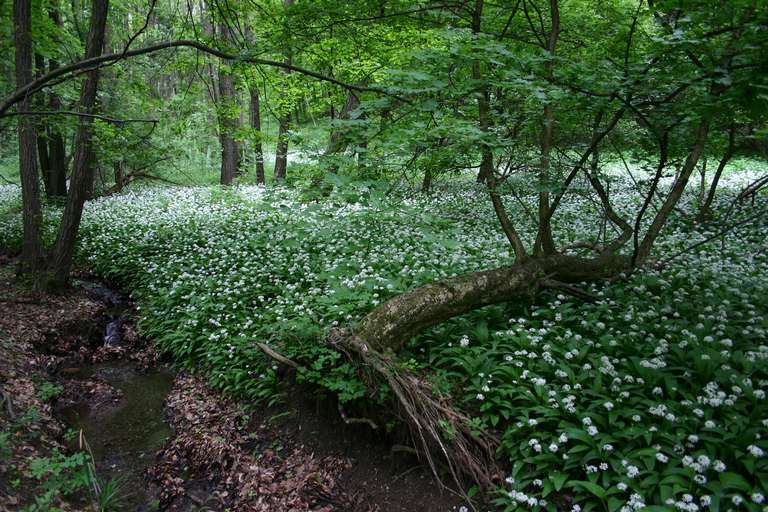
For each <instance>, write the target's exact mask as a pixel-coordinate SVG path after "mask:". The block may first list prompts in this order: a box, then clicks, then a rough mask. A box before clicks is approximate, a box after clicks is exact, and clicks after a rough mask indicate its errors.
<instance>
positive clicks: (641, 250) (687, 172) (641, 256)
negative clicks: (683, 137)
mask: <svg viewBox="0 0 768 512" xmlns="http://www.w3.org/2000/svg"><path fill="white" fill-rule="evenodd" d="M708 135H709V118H706V117H705V118H703V119H702V120H701V121H700V122H699V126H698V128H697V129H696V138H695V139H694V142H693V146H692V147H691V150H690V151H689V152H688V156H687V157H686V159H685V163H684V164H683V168H682V169H681V170H680V173H679V174H678V176H677V179H676V180H675V183H674V185H672V189H671V190H670V191H669V194H667V197H666V199H665V200H664V203H663V204H662V205H661V208H659V211H658V212H657V213H656V217H654V219H653V222H652V223H651V226H650V227H649V228H648V231H647V232H646V234H645V236H644V237H643V241H642V242H641V243H640V246H639V247H638V249H637V251H636V254H635V255H634V266H642V265H644V264H645V262H646V260H647V259H648V256H650V254H651V249H652V248H653V244H654V243H655V242H656V238H657V237H658V236H659V234H660V233H661V230H662V228H663V227H664V225H665V224H666V222H667V219H668V218H669V216H670V214H671V213H672V211H673V210H674V208H675V206H677V202H678V201H679V200H680V196H682V195H683V191H684V190H685V186H686V185H687V184H688V179H689V178H690V177H691V173H692V172H693V170H694V169H695V168H696V164H697V163H698V162H699V158H700V157H701V154H702V153H703V152H704V147H705V146H706V144H707V136H708ZM636 229H637V226H636Z"/></svg>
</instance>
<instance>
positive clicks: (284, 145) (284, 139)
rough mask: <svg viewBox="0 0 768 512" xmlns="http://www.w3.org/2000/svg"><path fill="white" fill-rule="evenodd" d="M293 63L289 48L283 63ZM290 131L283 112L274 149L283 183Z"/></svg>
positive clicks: (288, 118)
mask: <svg viewBox="0 0 768 512" xmlns="http://www.w3.org/2000/svg"><path fill="white" fill-rule="evenodd" d="M292 5H293V0H283V7H284V8H286V9H287V8H290V7H291V6H292ZM292 62H293V57H292V51H291V49H290V47H289V48H288V50H287V51H286V56H285V63H286V64H287V65H289V66H290V65H291V64H292ZM284 71H285V74H286V75H290V74H291V70H290V69H288V68H285V69H284ZM290 129H291V112H290V110H289V111H287V112H283V113H282V115H281V116H280V121H279V126H278V129H277V147H276V149H275V181H284V180H285V175H286V172H287V169H288V131H289V130H290Z"/></svg>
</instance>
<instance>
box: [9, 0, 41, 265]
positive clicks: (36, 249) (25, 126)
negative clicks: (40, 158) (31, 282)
mask: <svg viewBox="0 0 768 512" xmlns="http://www.w3.org/2000/svg"><path fill="white" fill-rule="evenodd" d="M13 23H14V26H15V27H14V28H15V30H14V37H15V40H14V43H15V45H16V55H15V60H16V86H17V88H22V87H24V86H25V85H27V84H28V83H30V82H31V81H32V5H31V2H30V0H14V2H13ZM17 108H18V111H19V113H21V114H22V115H20V116H19V124H18V133H19V174H20V176H21V201H22V208H23V210H24V238H23V242H22V252H21V269H20V270H21V271H22V272H24V273H26V272H29V273H31V274H33V275H36V274H38V273H39V271H40V269H42V266H43V264H44V259H43V242H42V238H41V234H40V226H41V224H42V219H43V214H42V209H41V206H40V185H39V181H38V176H37V154H36V150H37V147H36V146H37V143H36V136H35V127H34V125H33V123H32V118H31V117H30V116H28V115H23V114H24V113H25V112H29V110H30V98H29V97H24V98H23V99H22V100H21V101H20V102H19V104H18V107H17Z"/></svg>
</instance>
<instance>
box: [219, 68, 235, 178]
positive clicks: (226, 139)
mask: <svg viewBox="0 0 768 512" xmlns="http://www.w3.org/2000/svg"><path fill="white" fill-rule="evenodd" d="M234 96H235V86H234V80H233V78H232V75H231V74H230V73H229V72H228V71H225V70H223V69H222V65H221V64H220V65H219V103H218V105H217V110H218V112H219V142H221V184H222V185H231V184H232V181H233V180H234V179H235V176H237V174H238V171H239V168H240V147H239V144H238V143H237V141H236V140H235V130H236V129H237V128H238V120H239V115H237V116H233V114H232V112H231V110H232V109H237V102H236V101H235V97H234Z"/></svg>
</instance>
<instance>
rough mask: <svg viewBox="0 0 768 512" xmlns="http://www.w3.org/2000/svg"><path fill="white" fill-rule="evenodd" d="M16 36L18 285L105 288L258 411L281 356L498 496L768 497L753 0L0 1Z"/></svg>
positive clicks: (761, 116)
mask: <svg viewBox="0 0 768 512" xmlns="http://www.w3.org/2000/svg"><path fill="white" fill-rule="evenodd" d="M0 33H1V34H2V37H1V38H0V41H2V42H1V43H0V45H1V46H0V48H1V49H2V50H5V51H4V52H2V57H0V134H2V138H0V152H1V153H0V177H2V179H3V180H5V181H7V182H8V186H7V187H5V190H3V195H0V200H2V201H0V202H3V203H7V204H8V205H10V206H9V213H8V214H7V215H6V216H5V217H0V241H2V242H3V245H4V246H5V247H6V249H7V252H11V253H16V254H18V262H19V265H18V275H19V278H20V279H25V280H27V281H28V282H30V283H31V284H32V286H33V287H34V288H36V289H38V290H61V289H62V288H64V287H65V286H67V284H68V281H69V278H70V275H71V273H72V270H73V265H75V264H82V265H86V266H88V267H89V268H91V269H93V270H94V271H95V272H97V273H99V274H100V275H104V276H109V277H114V278H116V279H118V280H119V282H120V283H121V284H123V285H124V286H127V287H128V288H129V289H131V290H132V291H133V292H134V293H135V294H136V296H137V297H138V300H139V304H140V305H141V306H142V307H144V308H145V309H144V311H143V312H142V315H143V316H142V325H143V326H144V331H145V333H146V334H147V335H149V336H151V337H153V338H155V339H156V340H157V343H158V344H159V345H160V346H161V347H162V348H163V349H164V350H166V351H168V352H170V353H172V354H173V355H174V357H175V358H177V360H178V361H179V363H180V364H183V365H184V364H186V365H189V366H192V367H195V368H197V369H198V370H200V371H201V372H203V373H205V374H206V375H208V376H209V378H210V379H211V380H212V381H213V382H214V383H215V384H216V385H217V386H219V387H220V388H221V389H224V390H226V391H227V392H231V393H235V394H238V393H239V394H241V395H244V396H246V397H248V398H249V399H251V400H267V399H269V397H272V396H274V394H275V393H276V389H277V388H278V387H279V382H278V381H279V380H280V379H279V376H280V375H279V372H277V371H275V370H274V369H273V367H272V365H273V364H275V359H276V360H277V362H278V364H279V365H287V366H289V367H293V370H295V372H294V373H295V376H296V379H298V380H299V381H302V382H309V383H311V384H312V385H314V386H317V387H318V388H320V389H324V390H325V391H326V392H328V393H331V394H333V395H334V396H336V397H337V399H338V400H339V403H340V404H346V405H345V406H346V407H348V408H349V410H352V411H356V412H359V414H360V415H362V416H366V417H370V418H371V419H369V420H367V421H370V423H372V424H374V423H379V422H381V421H385V422H386V421H387V418H388V417H390V416H392V417H396V418H397V419H398V421H399V424H400V425H401V426H402V428H403V430H405V431H407V432H408V433H409V439H410V442H411V443H413V445H414V446H415V447H416V449H417V451H418V452H419V453H420V454H421V455H422V457H423V460H424V461H425V463H426V464H428V465H429V466H430V467H431V468H432V470H433V471H434V473H435V475H436V476H438V477H439V480H440V481H441V482H442V483H444V484H446V485H450V486H454V487H457V488H458V489H459V491H460V493H462V495H464V496H465V497H467V498H469V495H468V494H466V493H467V491H469V490H473V491H472V492H474V490H478V489H479V490H480V491H482V492H481V493H480V495H479V496H482V499H483V500H485V501H484V503H487V506H488V507H500V508H501V509H509V510H512V509H514V508H516V507H528V508H532V509H536V508H537V507H538V508H541V509H544V508H546V509H549V510H575V511H578V510H579V509H580V508H581V507H582V506H583V510H585V512H586V510H590V509H595V510H600V509H604V510H609V511H613V510H633V509H640V508H643V507H645V506H646V505H647V506H649V507H651V506H652V507H656V508H659V507H669V508H670V509H674V508H678V509H681V510H699V509H704V508H707V507H712V508H713V509H714V510H717V509H719V508H722V509H729V508H736V507H739V506H745V507H749V508H750V509H754V510H759V509H760V507H762V506H763V505H762V503H763V497H762V496H763V495H762V493H763V492H765V491H768V488H767V487H766V486H765V485H766V484H765V482H766V481H768V466H766V462H765V459H762V458H761V457H762V453H763V449H768V446H766V444H765V440H763V438H762V437H761V435H760V433H759V432H760V431H762V432H763V434H765V422H766V421H768V417H766V413H767V412H768V410H767V409H766V408H765V405H764V403H763V402H762V399H763V397H764V395H765V392H764V391H763V390H762V389H763V388H765V387H766V385H767V383H768V380H766V379H768V372H767V371H766V367H765V358H766V357H768V356H767V355H766V354H768V353H767V352H766V348H765V347H766V338H765V333H766V329H768V325H767V324H766V322H767V321H768V320H767V319H768V316H765V315H767V314H768V313H766V306H768V298H766V294H765V291H764V289H762V288H761V287H762V286H764V285H766V284H768V283H766V281H765V279H766V276H765V269H766V268H765V267H766V264H767V262H766V251H765V245H764V244H765V241H764V235H765V228H766V224H765V211H766V210H765V206H766V197H765V190H766V189H768V172H766V166H765V164H764V162H765V159H766V152H768V143H767V142H766V141H767V140H768V139H767V138H766V137H767V136H768V132H767V128H768V124H766V121H767V116H768V3H765V2H762V1H759V0H729V1H728V2H720V3H717V4H715V3H713V2H711V1H709V0H498V1H490V0H436V1H432V0H420V1H404V0H350V1H344V2H339V1H330V0H312V1H307V0H247V1H246V0H224V1H221V0H201V1H199V2H195V1H192V0H187V1H186V2H174V1H165V0H161V1H156V0H151V2H149V3H146V2H136V1H135V0H111V2H109V1H107V0H90V4H89V5H84V4H83V3H81V2H79V1H73V2H70V3H65V2H60V1H59V0H35V1H34V2H33V1H31V0H6V1H5V2H2V3H0ZM737 167H738V168H740V169H742V171H743V172H737V171H736V170H735V169H736V168H737ZM14 184H18V185H19V186H20V193H19V189H18V188H16V187H15V186H14ZM214 184H219V185H221V187H214V186H213V185H214ZM253 185H256V187H254V186H253ZM193 186H194V187H193ZM19 198H20V202H19ZM739 233H741V234H739ZM715 253H717V254H715ZM716 256H717V257H719V258H720V260H718V261H720V263H717V262H715V259H717V258H716ZM723 261H727V262H728V263H727V264H726V263H722V262H723ZM718 265H720V267H718ZM728 265H730V266H728ZM717 268H720V275H719V276H718V270H717ZM217 279H218V281H217ZM708 279H712V280H714V281H715V283H714V284H713V285H712V287H711V288H707V286H708V285H706V282H707V280H708ZM740 279H741V280H743V284H739V282H738V281H739V280H740ZM214 281H216V282H214ZM742 286H743V288H742V289H741V291H739V288H740V287H742ZM700 287H701V288H700ZM705 289H706V290H707V291H706V293H705V292H703V291H702V293H704V296H702V297H706V299H704V298H702V297H696V295H697V291H698V290H705ZM692 290H694V291H692ZM647 294H650V296H653V297H655V298H649V296H646V295H647ZM205 297H207V298H205ZM718 297H719V299H718ZM694 299H695V300H698V299H701V300H703V302H702V303H701V304H700V307H701V308H704V309H703V310H701V311H697V310H696V308H695V307H693V306H692V305H691V304H688V305H682V304H681V302H685V301H687V300H694ZM719 301H722V302H719ZM217 303H218V304H220V306H217ZM736 303H739V304H741V306H736V305H735V304H736ZM675 304H678V305H679V310H678V309H676V308H678V305H675ZM724 304H725V305H728V304H730V306H728V307H725V309H723V305H724ZM649 311H650V312H652V313H649ZM169 312H171V313H169ZM533 313H536V315H533ZM700 313H701V314H700ZM705 313H706V314H705ZM166 315H167V316H166ZM505 315H506V317H505V320H504V321H503V322H500V321H499V318H500V317H502V316H505ZM681 315H682V316H681ZM697 315H698V316H697ZM744 315H748V316H749V318H746V317H745V316H744ZM510 318H511V320H510ZM681 318H682V319H683V320H680V319H681ZM518 319H519V320H518ZM502 324H505V326H504V327H501V325H502ZM462 329H463V330H462ZM454 335H455V336H454ZM453 337H455V338H456V340H454V341H451V342H448V340H452V339H453ZM470 337H471V338H472V339H471V342H470ZM709 338H712V339H709ZM254 339H257V340H258V339H260V340H261V341H259V342H258V343H256V344H254V342H253V340H254ZM580 340H585V341H588V343H589V345H588V347H589V348H585V347H587V345H582V343H581V342H580ZM539 342H541V343H539ZM713 343H719V344H720V348H721V349H722V350H717V347H716V346H712V344H713ZM734 344H735V345H736V347H734ZM481 346H482V347H483V348H481ZM265 347H266V348H265ZM270 347H271V348H270ZM600 347H603V348H602V349H600ZM615 347H618V348H615ZM686 347H687V348H686ZM723 347H724V348H723ZM732 347H733V350H732V353H731V352H729V351H730V350H731V348H732ZM710 348H712V349H711V350H710ZM601 350H603V352H601ZM561 356H562V360H561ZM527 358H529V359H527ZM553 358H554V359H553ZM574 358H575V359H574ZM230 359H231V360H230ZM555 359H557V361H555ZM572 359H574V361H575V362H577V363H578V364H574V363H573V362H570V361H571V360H572ZM541 361H543V362H541ZM538 362H541V365H542V366H536V365H537V364H538ZM560 362H562V366H560V367H558V364H559V363H560ZM545 363H546V364H545ZM691 372H693V373H691ZM730 372H732V373H730ZM581 373H584V375H580V374H581ZM257 376H258V378H257ZM587 379H588V380H587ZM555 381H562V382H563V383H565V382H568V384H566V386H567V388H565V387H562V388H560V387H558V389H557V390H556V389H554V388H555V387H556V386H555V384H556V382H555ZM590 381H591V382H590ZM737 381H738V382H737ZM747 381H749V383H747ZM531 382H533V384H531ZM550 386H552V387H550ZM577 386H578V387H577ZM726 387H728V389H726ZM731 387H732V389H731ZM645 388H648V392H647V393H646V392H645ZM737 388H738V391H736V389H737ZM496 390H504V391H503V392H501V391H499V392H496ZM575 390H580V392H579V393H578V394H580V395H583V396H580V397H579V398H578V399H577V398H576V397H575V396H574V394H575V393H577V391H575ZM657 390H658V391H657ZM572 393H574V394H572ZM611 396H613V397H614V398H610V397H611ZM662 396H663V397H664V398H665V400H661V399H660V398H659V397H662ZM742 396H745V397H749V400H752V402H750V404H752V405H745V404H744V403H742V402H741V401H740V400H741V397H742ZM569 397H571V398H569ZM718 400H719V401H720V402H723V401H725V402H726V403H727V407H729V408H730V409H731V412H729V413H728V414H731V415H730V416H729V415H728V414H725V413H723V415H722V416H720V415H719V414H720V409H718V405H719V403H718V404H715V403H714V402H717V401H718ZM576 401H578V402H579V403H580V405H578V406H577V405H575V402H576ZM657 402H659V403H657ZM552 404H556V405H552ZM680 404H682V405H680ZM755 404H759V405H755ZM709 406H711V409H712V410H711V411H710V410H709V409H707V408H706V407H709ZM340 407H341V405H340ZM750 408H753V412H750ZM569 415H570V416H569ZM761 415H762V416H761ZM571 416H573V417H571ZM635 417H637V418H640V419H634V418H635ZM648 418H650V419H649V420H648V421H646V419H648ZM656 419H658V422H656ZM699 423H701V425H699ZM535 425H538V427H534V426H535ZM649 429H650V430H649ZM718 429H720V430H718ZM601 436H604V437H601ZM550 438H551V439H550ZM694 438H695V439H696V440H691V439H694ZM569 440H570V441H569ZM697 440H700V442H699V441H697ZM571 442H573V443H575V444H574V445H573V446H571V445H569V444H568V443H571ZM697 443H698V444H697ZM705 445H706V446H705ZM761 446H762V447H763V448H761ZM542 447H543V448H542ZM566 447H567V448H566ZM697 450H699V451H697ZM670 459H673V462H669V463H668V461H669V460H670ZM719 465H722V468H720V466H719ZM726 467H727V470H726V469H724V468H726ZM721 469H722V470H721ZM707 471H710V473H711V474H710V473H707ZM638 475H640V476H638ZM505 478H506V482H505ZM470 494H472V493H470Z"/></svg>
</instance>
